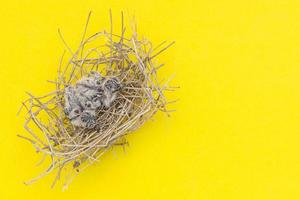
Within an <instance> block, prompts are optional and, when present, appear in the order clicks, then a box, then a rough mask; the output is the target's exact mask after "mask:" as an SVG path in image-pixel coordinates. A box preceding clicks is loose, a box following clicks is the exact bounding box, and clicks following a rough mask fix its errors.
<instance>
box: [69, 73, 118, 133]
mask: <svg viewBox="0 0 300 200" xmlns="http://www.w3.org/2000/svg"><path fill="white" fill-rule="evenodd" d="M120 89H121V83H120V81H119V79H118V78H116V77H113V78H105V77H102V76H101V74H100V73H98V72H91V73H90V75H89V76H88V77H83V78H82V79H81V80H79V81H78V82H77V83H76V85H75V87H73V86H69V87H67V88H66V89H65V109H64V110H65V114H66V116H67V117H68V118H69V120H70V122H71V123H72V124H73V125H74V126H76V127H83V128H89V129H90V128H93V127H94V126H95V125H96V111H97V110H98V109H99V108H102V107H104V108H109V107H110V106H111V103H112V102H113V101H114V100H115V99H116V97H117V92H118V91H119V90H120Z"/></svg>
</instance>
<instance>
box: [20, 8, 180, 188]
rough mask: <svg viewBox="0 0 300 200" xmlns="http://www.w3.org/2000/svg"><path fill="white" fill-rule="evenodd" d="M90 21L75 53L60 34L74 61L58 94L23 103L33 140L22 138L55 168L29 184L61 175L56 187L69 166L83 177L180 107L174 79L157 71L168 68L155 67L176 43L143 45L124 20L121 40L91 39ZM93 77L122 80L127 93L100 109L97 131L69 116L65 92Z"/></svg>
mask: <svg viewBox="0 0 300 200" xmlns="http://www.w3.org/2000/svg"><path fill="white" fill-rule="evenodd" d="M89 18H90V15H89V17H88V20H87V23H86V26H85V29H84V33H83V36H82V40H81V42H80V45H79V48H78V49H77V50H76V51H75V52H73V51H72V50H71V48H70V47H69V46H68V45H67V43H66V42H65V40H64V39H63V37H62V35H61V33H60V31H59V35H60V36H61V38H62V41H63V42H64V44H65V46H66V48H67V50H68V52H69V53H70V54H71V56H70V58H68V59H67V60H68V61H67V62H66V63H65V64H63V63H64V60H65V58H64V57H65V56H64V55H65V54H64V55H63V56H62V58H61V62H60V66H59V69H58V74H57V80H55V81H51V82H52V83H54V84H55V86H56V89H55V91H53V92H51V93H49V94H47V95H44V96H39V97H36V96H34V95H32V94H29V93H28V95H29V98H28V99H27V100H26V101H24V102H23V106H22V107H23V108H25V109H26V117H25V118H26V121H25V124H24V127H25V129H26V130H27V131H28V133H29V134H30V135H31V137H30V138H29V137H25V136H21V135H19V136H20V137H22V138H24V139H26V140H28V141H30V142H31V143H32V144H33V146H34V147H35V149H36V151H37V152H40V153H43V155H44V157H48V158H50V159H51V164H50V167H49V168H48V169H47V170H46V171H45V172H43V173H41V174H40V175H39V176H37V177H36V178H34V179H32V180H30V181H28V182H26V184H30V183H32V182H34V181H36V180H38V179H39V178H41V177H43V176H45V175H47V174H49V173H50V172H52V171H53V170H56V171H57V176H56V178H55V180H54V182H53V185H52V186H54V185H55V183H56V181H57V180H58V179H59V178H60V176H61V171H62V169H63V168H64V167H66V166H67V165H70V166H71V168H72V171H74V172H75V174H76V173H78V172H79V171H82V169H84V168H85V167H87V166H89V165H90V164H92V163H94V162H95V161H97V160H98V158H99V157H100V156H101V155H103V153H105V152H106V151H107V150H108V149H109V148H110V147H112V146H113V145H125V144H127V142H126V139H125V138H124V136H125V135H126V134H128V133H131V132H132V131H134V130H136V129H137V128H139V127H140V126H141V125H142V124H144V123H145V122H146V121H147V120H149V119H150V118H151V117H152V116H153V115H154V114H155V113H156V112H157V111H163V112H165V113H167V114H168V113H169V112H171V110H167V109H166V105H167V104H169V103H173V102H174V101H173V102H171V101H170V102H168V101H167V100H166V98H165V96H164V92H165V91H173V90H174V89H175V87H171V86H168V83H169V81H170V79H169V80H167V81H165V82H160V81H158V78H157V70H158V69H159V68H160V67H162V65H155V62H153V59H154V58H155V57H156V56H157V55H159V54H160V53H161V52H163V51H164V50H166V49H167V48H168V47H170V46H171V45H172V44H173V43H171V44H169V45H165V44H166V43H165V42H163V43H161V44H160V45H158V46H157V47H155V48H153V47H152V44H151V42H150V41H148V40H146V39H141V40H140V39H138V37H137V34H136V31H135V29H134V28H133V34H132V36H131V37H130V38H127V37H125V36H124V35H125V27H124V23H123V14H122V28H121V30H122V32H121V34H120V35H117V34H114V33H113V32H112V29H111V31H110V32H106V31H102V32H97V33H96V34H94V35H92V36H90V37H87V38H86V30H87V26H88V22H89ZM111 19H112V18H111ZM111 24H112V20H111ZM164 45H165V47H164ZM93 71H96V72H99V73H101V74H102V75H104V76H105V77H117V78H118V80H120V83H121V85H122V87H121V89H120V90H119V91H118V94H117V96H116V98H115V99H114V101H113V102H112V103H111V105H110V106H109V107H101V108H99V109H97V111H96V124H97V125H96V126H94V127H92V128H86V127H76V126H74V125H73V124H72V123H71V122H70V120H69V119H68V117H67V116H66V114H65V112H64V107H65V103H66V102H65V97H64V96H65V90H66V88H67V87H69V86H72V85H75V84H76V82H77V81H79V80H80V79H82V78H83V77H89V76H90V74H91V72H93ZM34 130H35V131H34ZM84 164H85V165H84Z"/></svg>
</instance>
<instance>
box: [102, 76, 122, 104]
mask: <svg viewBox="0 0 300 200" xmlns="http://www.w3.org/2000/svg"><path fill="white" fill-rule="evenodd" d="M120 89H121V83H120V81H119V79H118V78H116V77H114V78H110V79H106V80H105V81H104V83H103V92H104V98H103V105H104V107H105V108H108V107H110V105H111V103H112V102H113V101H114V100H115V99H116V98H117V92H118V91H119V90H120Z"/></svg>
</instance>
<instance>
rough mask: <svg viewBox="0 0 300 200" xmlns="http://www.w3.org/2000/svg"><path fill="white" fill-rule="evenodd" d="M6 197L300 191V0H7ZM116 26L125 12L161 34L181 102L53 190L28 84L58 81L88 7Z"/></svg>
mask: <svg viewBox="0 0 300 200" xmlns="http://www.w3.org/2000/svg"><path fill="white" fill-rule="evenodd" d="M0 5H1V6H0V16H1V19H0V24H1V31H0V41H1V43H0V45H1V46H0V81H1V82H0V83H1V86H0V87H1V89H0V92H1V93H0V94H1V98H0V103H1V109H0V110H1V115H0V127H1V134H0V199H3V200H6V199H43V200H47V199H55V200H59V199H199V200H200V199H201V200H206V199H207V200H214V199H220V200H224V199H230V200H234V199H239V200H241V199H243V200H246V199H262V200H269V199H272V200H273V199H280V200H299V199H300V90H299V88H300V79H299V75H300V1H299V0H256V1H254V0H244V1H242V0H213V1H212V0H194V1H192V0H184V1H179V0H173V1H162V0H148V1H146V0H128V1H123V0H113V1H111V0H82V1H77V0H68V1H67V0H51V1H50V0H49V1H41V0H23V1H16V0H7V1H6V0H2V1H1V4H0ZM109 8H112V11H113V15H114V21H115V26H116V30H119V29H118V27H119V24H120V23H119V19H120V11H121V10H123V11H124V13H125V18H126V20H127V22H128V18H129V17H130V16H132V15H135V17H136V20H137V23H138V32H139V34H140V35H143V36H145V37H147V38H149V39H150V40H152V41H153V43H154V44H158V43H159V42H160V41H163V40H168V41H172V40H175V41H176V45H175V46H173V47H172V48H170V49H169V50H168V51H167V52H166V53H164V54H163V55H161V56H160V57H159V60H160V61H161V62H164V63H166V67H165V68H164V69H163V71H162V76H166V75H170V74H172V73H173V72H174V73H176V78H175V81H173V84H175V85H180V86H181V89H179V90H178V91H177V92H176V95H172V96H177V97H178V98H180V102H179V103H177V104H176V105H175V108H176V109H177V112H176V113H173V115H172V117H171V118H168V117H165V116H164V115H157V116H156V117H155V121H154V122H149V123H147V124H146V125H145V126H143V127H142V128H141V129H140V130H139V131H137V132H136V133H135V134H133V135H131V136H130V137H129V142H130V147H129V148H127V153H123V151H122V150H118V149H116V151H115V152H114V151H111V152H109V153H108V154H106V155H105V156H104V157H103V158H102V159H101V161H100V162H99V163H97V164H95V165H93V166H92V167H90V168H88V169H87V170H85V171H84V172H82V173H81V174H80V175H79V176H78V177H76V178H75V180H74V181H73V183H72V184H71V185H70V187H69V189H68V190H67V191H65V192H62V191H61V184H58V185H57V186H56V187H55V188H54V189H50V184H51V181H52V179H53V175H51V176H49V177H47V178H45V179H42V180H40V181H38V182H37V183H35V184H33V185H30V186H25V185H23V183H22V182H23V181H25V180H28V179H30V178H31V177H33V176H34V175H37V174H38V173H39V172H40V170H41V169H40V168H37V167H35V163H36V162H37V161H38V158H39V157H38V156H37V155H36V154H35V152H34V149H33V148H32V147H31V145H30V144H29V143H27V142H26V141H23V140H21V139H19V138H17V137H16V134H18V133H21V134H24V133H25V131H24V130H23V128H22V123H23V121H24V120H23V118H21V117H17V116H16V113H17V110H18V108H19V106H20V103H21V101H22V100H24V98H25V97H26V95H25V91H30V92H32V93H34V94H37V95H38V94H43V93H45V92H47V91H49V90H50V89H51V87H52V85H51V84H49V83H47V82H46V80H48V79H54V78H55V74H56V70H57V66H58V63H59V58H60V56H61V54H62V52H63V45H62V42H61V41H60V40H59V37H58V34H57V28H61V29H62V31H63V33H64V35H65V38H66V40H67V41H68V42H69V43H70V45H71V46H72V47H73V48H74V47H76V45H78V43H79V42H80V37H81V33H82V30H83V26H84V24H85V21H86V16H87V14H88V11H90V10H92V11H93V15H92V18H91V24H90V27H89V33H90V34H91V33H94V32H96V31H99V30H102V29H103V28H106V29H107V28H109V17H108V16H109V12H108V11H109Z"/></svg>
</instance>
